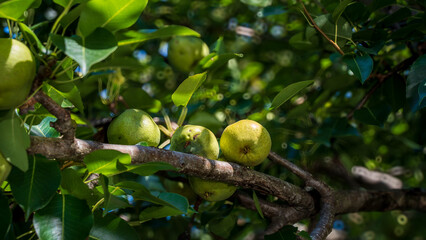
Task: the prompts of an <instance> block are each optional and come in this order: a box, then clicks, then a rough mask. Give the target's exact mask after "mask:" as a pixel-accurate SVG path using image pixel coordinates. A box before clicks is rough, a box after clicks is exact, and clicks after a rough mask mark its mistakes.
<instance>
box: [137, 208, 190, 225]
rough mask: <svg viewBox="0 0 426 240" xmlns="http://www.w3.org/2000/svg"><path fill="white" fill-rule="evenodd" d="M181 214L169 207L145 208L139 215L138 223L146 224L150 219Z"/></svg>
mask: <svg viewBox="0 0 426 240" xmlns="http://www.w3.org/2000/svg"><path fill="white" fill-rule="evenodd" d="M181 214H182V212H181V211H179V210H177V209H176V208H173V207H169V206H154V207H147V208H145V209H144V210H143V211H142V212H141V213H140V214H139V221H141V222H146V221H149V220H151V219H158V218H164V217H167V216H176V215H181Z"/></svg>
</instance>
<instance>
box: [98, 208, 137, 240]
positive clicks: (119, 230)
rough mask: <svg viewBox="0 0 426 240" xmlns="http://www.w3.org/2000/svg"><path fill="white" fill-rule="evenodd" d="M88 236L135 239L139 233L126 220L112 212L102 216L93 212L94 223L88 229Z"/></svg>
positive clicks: (107, 238)
mask: <svg viewBox="0 0 426 240" xmlns="http://www.w3.org/2000/svg"><path fill="white" fill-rule="evenodd" d="M90 237H92V238H95V239H102V240H116V239H118V238H119V239H126V240H137V239H139V235H138V234H137V233H136V231H135V229H134V228H132V227H131V226H130V225H129V224H128V223H127V222H126V221H124V220H123V219H121V218H119V217H116V216H114V215H112V214H107V215H106V216H104V217H102V215H101V214H99V213H95V223H94V225H93V227H92V230H90Z"/></svg>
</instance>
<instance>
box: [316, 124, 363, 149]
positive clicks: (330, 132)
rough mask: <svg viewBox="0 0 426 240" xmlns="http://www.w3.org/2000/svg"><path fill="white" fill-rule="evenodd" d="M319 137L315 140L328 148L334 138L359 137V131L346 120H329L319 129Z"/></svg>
mask: <svg viewBox="0 0 426 240" xmlns="http://www.w3.org/2000/svg"><path fill="white" fill-rule="evenodd" d="M317 132H318V136H317V137H315V138H314V139H313V140H314V141H316V142H318V143H322V144H324V145H325V146H327V147H330V146H331V143H330V139H331V138H332V137H344V136H358V135H359V133H358V130H357V129H356V128H354V127H353V126H351V125H349V123H348V121H347V119H346V118H327V119H325V120H324V122H323V123H322V125H321V126H320V127H319V128H318V131H317Z"/></svg>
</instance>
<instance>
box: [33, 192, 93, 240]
mask: <svg viewBox="0 0 426 240" xmlns="http://www.w3.org/2000/svg"><path fill="white" fill-rule="evenodd" d="M33 224H34V229H35V231H36V233H37V236H38V237H39V238H40V239H44V240H57V239H64V240H74V239H75V240H80V239H82V240H84V239H86V238H87V237H88V236H89V232H90V229H91V228H92V225H93V215H92V212H91V211H90V208H89V206H88V205H87V203H86V201H84V200H80V199H77V198H74V197H72V196H70V195H59V194H56V195H55V197H54V198H53V199H52V201H50V203H49V204H48V205H47V206H46V207H45V208H43V209H42V210H40V211H38V212H36V213H35V214H34V219H33Z"/></svg>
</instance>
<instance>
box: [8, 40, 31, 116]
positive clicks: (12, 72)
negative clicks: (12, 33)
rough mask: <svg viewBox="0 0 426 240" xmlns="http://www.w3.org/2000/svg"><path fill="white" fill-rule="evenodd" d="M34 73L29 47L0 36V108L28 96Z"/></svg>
mask: <svg viewBox="0 0 426 240" xmlns="http://www.w3.org/2000/svg"><path fill="white" fill-rule="evenodd" d="M35 74H36V63H35V60H34V57H33V55H32V54H31V51H30V49H28V47H27V46H25V44H23V43H22V42H20V41H17V40H14V39H9V38H0V75H1V76H0V110H5V109H12V108H15V107H17V106H18V105H20V104H21V103H23V102H24V101H25V99H26V97H27V96H28V94H29V92H30V89H31V85H32V82H33V80H34V77H35Z"/></svg>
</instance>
